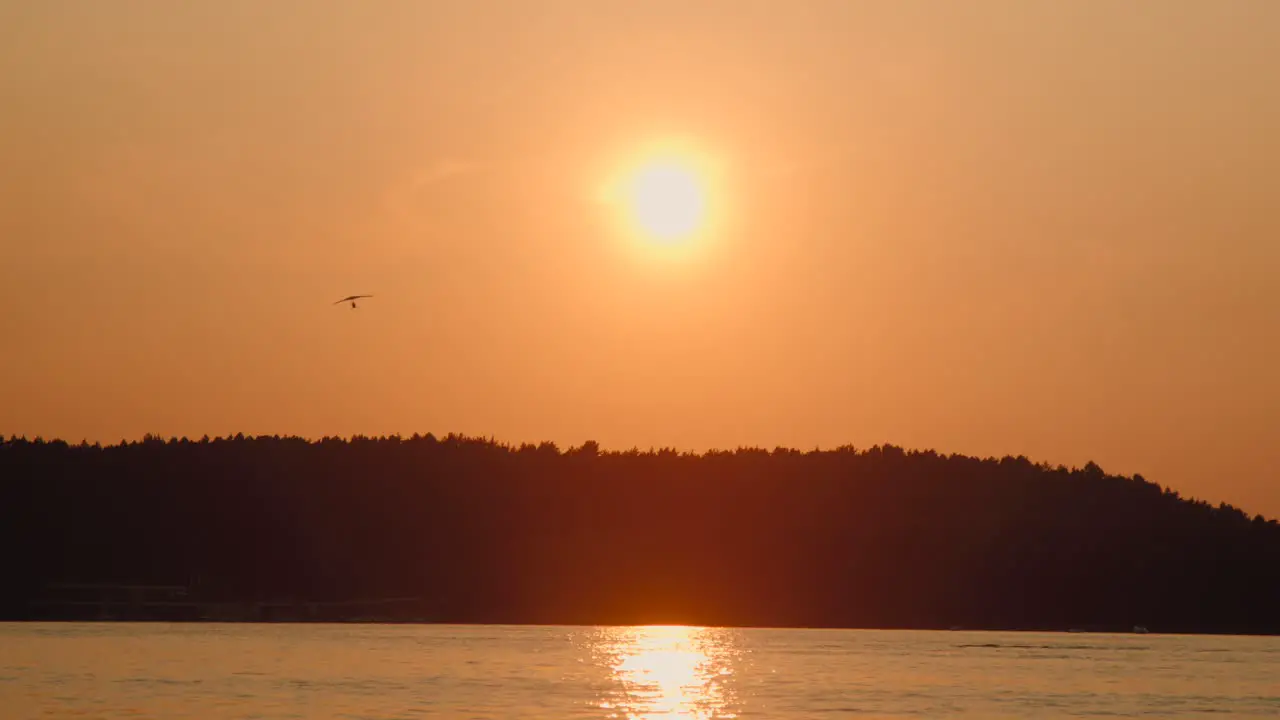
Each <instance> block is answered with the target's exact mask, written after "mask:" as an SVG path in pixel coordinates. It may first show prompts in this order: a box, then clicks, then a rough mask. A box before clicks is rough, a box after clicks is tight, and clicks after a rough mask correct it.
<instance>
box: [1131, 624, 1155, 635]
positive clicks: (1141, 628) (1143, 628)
mask: <svg viewBox="0 0 1280 720" xmlns="http://www.w3.org/2000/svg"><path fill="white" fill-rule="evenodd" d="M1133 631H1134V632H1136V633H1138V634H1139V635H1146V634H1147V633H1149V632H1151V631H1150V630H1148V629H1147V626H1146V625H1134V626H1133Z"/></svg>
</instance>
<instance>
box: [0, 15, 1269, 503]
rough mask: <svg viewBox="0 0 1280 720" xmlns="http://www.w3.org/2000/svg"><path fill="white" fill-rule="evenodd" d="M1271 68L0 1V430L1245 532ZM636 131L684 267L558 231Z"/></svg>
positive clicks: (980, 25) (1132, 39) (435, 20)
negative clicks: (361, 445) (676, 146)
mask: <svg viewBox="0 0 1280 720" xmlns="http://www.w3.org/2000/svg"><path fill="white" fill-rule="evenodd" d="M1278 48H1280V3H1277V2H1275V1H1274V0H1256V1H1253V2H1246V1H1244V0H1215V1H1214V2H1204V1H1202V0H1141V1H1135V2H1100V1H1092V0H1080V1H1078V2H1071V3H1066V2H1056V1H1050V0H987V1H983V2H976V1H975V2H966V3H958V2H957V3H951V2H943V1H942V0H939V1H938V2H918V1H917V2H910V1H906V0H884V1H883V2H880V1H875V0H864V1H858V0H830V1H829V2H817V1H809V2H787V3H782V2H775V1H774V0H768V1H765V0H756V1H747V0H734V1H732V2H730V1H728V0H725V1H717V2H711V1H706V0H704V1H701V2H688V1H687V0H679V1H677V0H650V1H648V2H643V3H638V2H625V3H624V2H621V1H620V0H617V1H614V0H580V1H573V2H570V1H568V0H538V2H522V1H519V0H511V1H509V2H498V1H496V0H489V1H482V0H459V1H458V2H428V1H427V0H422V1H413V2H410V1H407V0H406V1H404V2H392V1H391V0H386V1H385V2H363V1H356V0H351V1H350V2H333V1H330V0H305V1H302V0H298V1H295V2H284V1H281V2H260V1H259V0H235V1H228V0H218V1H217V2H212V1H211V2H202V3H194V2H192V3H178V2H172V1H171V0H134V1H131V2H127V3H121V2H71V1H69V0H67V1H64V0H45V1H43V2H28V3H17V2H14V3H4V4H3V5H0V108H2V109H3V110H2V111H0V158H3V161H2V162H0V244H2V250H3V254H2V255H0V301H3V305H4V308H5V311H4V313H3V314H0V341H2V342H3V351H2V352H0V433H19V434H25V435H28V436H34V435H44V436H46V437H54V436H57V437H62V438H66V439H69V440H72V441H78V440H80V439H81V438H88V439H90V440H94V439H97V440H102V441H111V442H114V441H118V440H119V439H121V438H136V437H139V436H141V435H142V434H143V433H147V432H153V433H160V434H163V435H179V436H180V435H190V436H193V437H198V436H200V435H203V434H205V433H208V434H211V435H217V434H227V433H236V432H245V433H254V434H257V433H267V434H271V433H281V434H301V435H307V436H319V435H323V434H341V435H347V434H352V433H365V434H382V433H396V432H399V433H403V434H410V433H413V432H415V431H420V432H427V431H432V432H436V433H438V434H439V433H446V432H449V431H457V432H464V433H468V434H480V435H486V436H488V435H492V436H495V437H496V438H498V439H500V440H507V441H514V442H519V441H525V440H529V441H536V440H542V439H551V440H555V441H557V442H560V443H561V444H562V445H565V444H577V443H580V442H581V441H583V440H585V439H588V438H593V439H596V440H598V441H599V442H600V443H601V444H602V445H604V446H606V447H613V448H627V447H631V446H639V447H642V448H645V447H649V446H651V445H654V446H661V445H672V446H676V447H680V448H687V449H705V448H707V447H736V446H739V445H763V446H768V447H772V446H774V445H787V446H798V447H801V448H811V447H813V446H815V445H820V446H826V447H829V446H834V445H839V444H843V443H852V444H854V445H858V446H868V445H872V444H876V443H881V442H891V443H894V444H899V445H904V446H907V447H916V448H924V447H932V448H936V449H938V450H939V451H943V452H961V453H966V454H977V455H1003V454H1015V455H1016V454H1026V455H1028V456H1030V457H1031V458H1033V459H1035V460H1047V461H1050V462H1055V463H1057V462H1061V463H1066V464H1083V463H1084V462H1085V461H1087V460H1090V459H1093V460H1096V461H1097V462H1098V463H1099V464H1101V465H1102V466H1103V467H1104V468H1106V469H1108V470H1111V471H1114V472H1124V473H1132V472H1140V473H1143V474H1144V475H1146V476H1147V477H1148V478H1149V479H1152V480H1156V481H1158V482H1161V483H1163V484H1166V485H1172V486H1174V487H1176V488H1178V489H1179V490H1181V491H1182V492H1184V494H1190V495H1195V496H1198V497H1203V498H1205V499H1209V500H1211V501H1214V502H1217V501H1219V500H1226V501H1228V502H1232V503H1235V504H1237V505H1241V506H1243V507H1244V508H1245V509H1246V510H1249V511H1261V512H1265V513H1268V514H1270V515H1280V471H1277V465H1278V464H1280V442H1277V437H1278V436H1280V133H1278V132H1277V129H1280V82H1276V78H1277V77H1278V76H1280V49H1278ZM672 137H675V138H680V139H682V141H683V142H685V143H686V144H687V145H688V146H690V147H694V148H697V151H698V152H699V153H701V154H702V155H703V156H705V157H707V158H712V159H713V160H714V162H715V163H716V164H717V167H719V168H720V176H719V179H718V180H717V182H716V183H714V185H713V186H712V189H711V193H712V197H711V198H710V199H711V200H712V201H714V202H715V203H716V204H717V206H718V207H719V208H721V216H722V218H721V220H722V221H721V222H719V223H718V224H717V226H716V228H715V232H714V233H708V237H707V238H706V239H705V242H703V243H702V245H700V246H699V252H697V253H695V254H693V255H691V256H690V257H685V258H683V259H677V258H672V257H668V256H666V255H664V254H662V253H659V252H656V251H652V252H651V250H652V248H648V249H647V248H646V247H644V246H643V245H640V244H637V243H635V242H633V239H632V238H628V237H627V236H626V235H627V234H626V232H624V229H623V228H621V227H620V223H619V219H618V217H617V215H618V213H617V212H616V210H615V209H613V208H610V207H607V206H603V205H601V204H600V203H599V202H598V192H599V188H600V186H601V184H602V183H604V182H606V180H607V178H608V177H610V175H611V173H616V172H617V169H618V166H619V163H620V162H623V161H624V160H625V159H626V158H628V157H630V156H631V155H633V154H634V153H636V152H637V151H638V149H639V148H642V147H644V146H646V144H648V143H651V142H654V141H656V140H660V139H665V138H672ZM351 293H374V294H375V295H377V297H376V298H374V299H372V300H370V301H368V302H367V304H365V305H362V306H361V308H360V309H359V310H351V309H350V308H347V307H344V306H333V305H330V304H329V303H331V302H332V301H333V300H335V299H337V298H339V297H342V296H344V295H347V294H351Z"/></svg>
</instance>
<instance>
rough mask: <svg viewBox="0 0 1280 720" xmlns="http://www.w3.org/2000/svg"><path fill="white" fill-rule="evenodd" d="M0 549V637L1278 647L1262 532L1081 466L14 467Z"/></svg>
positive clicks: (948, 459)
mask: <svg viewBox="0 0 1280 720" xmlns="http://www.w3.org/2000/svg"><path fill="white" fill-rule="evenodd" d="M0 540H2V541H3V542H2V544H0V547H2V548H3V549H2V550H0V553H2V554H0V560H2V561H3V565H2V567H3V568H4V576H3V577H4V581H3V582H4V585H5V588H6V589H5V591H4V593H3V597H2V598H0V613H2V614H3V615H4V616H6V617H10V618H25V617H43V616H46V615H47V614H48V612H50V611H49V610H48V609H47V607H45V606H42V605H40V602H39V601H40V598H41V597H42V593H46V592H47V591H48V588H49V587H51V586H53V585H56V584H58V583H72V582H74V583H89V582H94V583H106V582H110V583H133V584H175V583H179V584H186V583H188V581H190V580H191V579H192V578H199V584H198V585H197V586H196V587H194V588H193V589H192V593H195V594H198V595H199V597H200V598H202V599H205V600H208V601H211V602H212V601H218V600H279V599H291V600H292V601H299V600H310V601H324V600H344V599H351V598H378V597H400V598H414V600H413V601H412V602H411V603H410V607H409V608H408V609H401V610H397V611H396V612H399V613H407V614H408V615H406V617H407V616H409V615H411V616H413V617H423V618H427V619H431V620H439V621H450V622H513V623H526V622H528V623H574V624H576V623H592V624H594V623H651V622H652V623H667V622H683V623H697V624H716V625H770V626H846V627H921V628H947V627H952V626H963V627H968V628H1028V629H1030V628H1042V629H1066V628H1070V627H1081V628H1105V629H1129V628H1132V627H1133V626H1134V625H1145V626H1147V627H1149V628H1150V629H1151V630H1152V631H1157V632H1159V631H1163V632H1174V631H1193V632H1272V633H1274V632H1278V631H1280V525H1278V524H1277V523H1276V522H1275V521H1274V520H1266V519H1264V518H1262V517H1253V518H1251V517H1249V516H1248V515H1246V514H1245V513H1243V512H1241V511H1240V510H1237V509H1235V508H1233V507H1230V506H1217V507H1214V506H1211V505H1208V504H1206V503H1203V502H1196V501H1191V500H1187V499H1184V498H1182V497H1180V496H1179V495H1178V494H1177V493H1176V492H1173V491H1171V490H1168V489H1163V488H1161V487H1160V486H1159V485H1157V484H1155V483H1152V482H1148V481H1146V480H1144V479H1142V478H1141V477H1132V478H1129V477H1118V476H1114V475H1108V474H1106V473H1104V472H1103V471H1102V470H1101V469H1100V468H1098V467H1097V466H1096V465H1094V464H1092V463H1091V464H1089V465H1088V466H1086V467H1085V468H1082V469H1070V470H1069V469H1066V468H1061V467H1049V466H1046V465H1037V464H1034V463H1032V462H1030V461H1028V460H1027V459H1025V458H1012V457H1006V458H1002V459H975V458H970V457H962V456H956V455H951V456H944V455H939V454H937V453H934V452H931V451H926V452H906V451H904V450H902V449H900V448H897V447H892V446H884V447H874V448H871V449H869V450H854V449H852V448H841V449H836V450H829V451H813V452H799V451H795V450H786V449H778V450H773V451H766V450H758V449H741V450H737V451H732V452H710V453H707V454H702V455H695V454H681V453H677V452H674V451H665V450H664V451H656V452H638V451H630V452H601V451H600V450H599V448H598V447H597V446H596V445H595V444H594V443H587V444H586V445H584V446H583V447H579V448H573V449H569V450H565V451H562V450H560V449H558V448H557V447H556V446H554V445H552V444H550V443H544V444H542V445H537V446H533V445H523V446H519V447H509V446H504V445H500V444H496V443H493V442H490V441H487V440H482V439H474V438H466V437H458V436H449V437H447V438H443V439H437V438H435V437H433V436H430V435H427V436H425V437H418V436H414V437H413V438H411V439H401V438H398V437H392V438H376V439H374V438H354V439H351V440H342V439H324V440H321V441H318V442H309V441H306V440H303V439H297V438H279V437H257V438H245V437H241V436H236V437H235V438H232V439H217V440H201V441H198V442H194V441H187V440H180V441H174V440H169V441H164V440H160V439H156V438H151V437H148V438H147V439H145V440H143V441H141V442H136V443H127V444H122V445H118V446H112V447H98V446H87V445H81V446H70V445H67V444H66V443H63V442H57V441H55V442H41V441H36V442H29V441H26V440H19V439H13V440H9V441H6V442H3V443H0ZM42 607H45V609H43V610H42V609H39V608H42ZM42 613H44V615H42Z"/></svg>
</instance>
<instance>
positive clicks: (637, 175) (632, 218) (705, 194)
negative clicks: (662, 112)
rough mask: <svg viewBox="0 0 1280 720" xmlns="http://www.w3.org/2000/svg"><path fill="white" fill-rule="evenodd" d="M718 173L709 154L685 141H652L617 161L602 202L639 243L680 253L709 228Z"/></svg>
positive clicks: (717, 211) (715, 216)
mask: <svg viewBox="0 0 1280 720" xmlns="http://www.w3.org/2000/svg"><path fill="white" fill-rule="evenodd" d="M718 176H719V173H718V172H717V168H716V166H715V164H714V163H713V162H711V160H710V158H708V157H707V156H706V155H705V154H703V153H700V152H698V151H697V150H696V149H694V148H693V147H692V146H690V145H689V144H687V143H675V142H666V143H655V144H653V145H651V146H649V147H647V148H645V149H643V150H641V151H640V152H638V153H637V154H636V155H635V156H633V157H632V158H631V159H630V161H629V162H625V163H621V170H620V171H618V172H616V173H615V174H614V179H613V180H612V181H611V182H610V183H609V184H608V185H607V187H606V188H605V200H606V202H607V204H608V205H610V206H612V207H613V208H614V210H616V211H617V214H616V217H617V218H618V219H619V220H621V221H622V223H623V228H624V230H625V232H626V234H627V235H629V236H631V238H632V239H633V240H634V241H635V242H636V243H637V244H638V245H639V246H640V247H642V248H649V249H650V250H651V251H652V250H664V251H665V252H668V253H669V252H676V251H678V252H680V253H686V252H688V251H689V250H690V249H692V248H693V247H694V246H697V245H701V244H702V241H703V240H705V239H706V238H707V237H708V236H710V235H711V234H712V232H713V230H714V226H715V225H716V222H717V220H718V217H719V215H720V208H719V207H718V204H719V201H720V200H721V198H720V197H719V195H720V194H721V193H720V192H719V188H718V187H717V179H718Z"/></svg>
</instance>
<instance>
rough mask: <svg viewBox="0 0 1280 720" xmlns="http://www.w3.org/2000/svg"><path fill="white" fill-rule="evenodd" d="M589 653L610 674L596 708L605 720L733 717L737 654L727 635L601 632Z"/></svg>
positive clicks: (689, 630) (709, 631)
mask: <svg viewBox="0 0 1280 720" xmlns="http://www.w3.org/2000/svg"><path fill="white" fill-rule="evenodd" d="M591 650H592V654H593V655H594V656H595V657H596V659H597V661H598V662H600V663H601V664H603V665H604V666H605V667H606V668H607V669H608V671H609V672H610V682H609V684H608V687H607V688H606V689H604V692H603V693H602V697H601V698H600V702H599V707H600V709H602V710H605V711H607V712H608V713H609V716H610V717H614V718H628V720H651V719H653V718H691V719H694V720H708V719H709V718H733V717H737V711H736V707H737V698H736V697H735V694H734V690H733V682H734V680H735V679H736V678H735V677H734V675H735V669H736V665H737V663H738V661H739V659H740V655H741V654H742V649H741V647H740V644H739V643H737V642H736V637H735V635H734V633H733V631H731V630H726V629H719V628H697V627H680V626H672V627H656V626H651V627H633V628H609V629H601V631H600V633H599V635H597V636H596V637H595V638H593V640H592V648H591Z"/></svg>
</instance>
